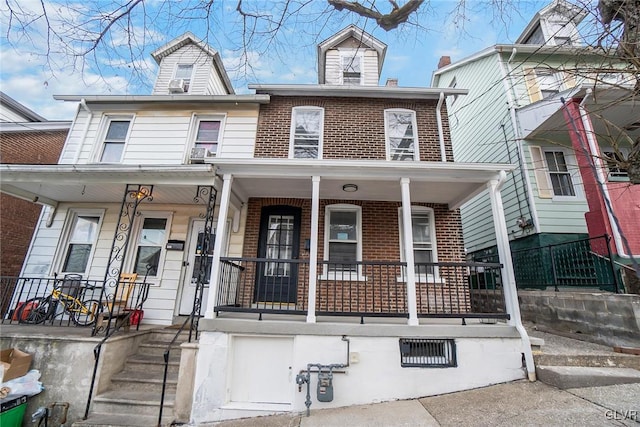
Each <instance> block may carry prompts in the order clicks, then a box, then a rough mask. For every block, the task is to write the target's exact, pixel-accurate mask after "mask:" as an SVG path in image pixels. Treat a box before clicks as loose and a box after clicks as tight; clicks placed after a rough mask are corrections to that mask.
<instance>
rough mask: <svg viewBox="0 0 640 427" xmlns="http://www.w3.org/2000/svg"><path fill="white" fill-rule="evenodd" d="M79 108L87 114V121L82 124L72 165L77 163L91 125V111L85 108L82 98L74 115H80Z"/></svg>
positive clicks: (85, 102)
mask: <svg viewBox="0 0 640 427" xmlns="http://www.w3.org/2000/svg"><path fill="white" fill-rule="evenodd" d="M80 107H82V108H84V110H85V111H87V113H89V114H88V115H87V121H86V122H85V124H84V129H83V130H82V136H81V137H80V142H79V143H78V149H77V150H76V154H75V156H74V157H73V164H74V165H75V164H77V163H78V159H79V158H80V152H81V151H82V147H83V146H84V141H85V139H86V138H87V133H88V132H89V125H90V124H91V120H93V111H91V109H90V108H89V107H88V106H87V101H86V100H85V99H84V98H82V99H81V100H80V104H79V105H78V113H76V114H80Z"/></svg>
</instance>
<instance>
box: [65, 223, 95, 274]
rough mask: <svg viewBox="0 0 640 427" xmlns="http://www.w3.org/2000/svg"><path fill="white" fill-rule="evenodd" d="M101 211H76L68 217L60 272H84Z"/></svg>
mask: <svg viewBox="0 0 640 427" xmlns="http://www.w3.org/2000/svg"><path fill="white" fill-rule="evenodd" d="M101 218H102V214H101V212H98V211H96V212H93V211H92V212H89V211H82V212H80V211H78V212H73V213H72V216H71V217H70V222H69V223H70V227H69V232H68V235H67V236H68V237H67V238H66V243H65V245H64V254H63V256H62V267H61V270H62V273H82V274H84V273H86V272H87V270H88V267H89V262H90V259H91V255H92V254H93V251H94V249H95V245H96V242H97V240H98V231H99V229H100V220H101Z"/></svg>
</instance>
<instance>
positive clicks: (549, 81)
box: [535, 68, 562, 98]
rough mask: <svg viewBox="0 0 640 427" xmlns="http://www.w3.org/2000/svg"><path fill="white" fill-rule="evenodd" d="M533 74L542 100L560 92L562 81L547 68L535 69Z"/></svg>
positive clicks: (555, 73)
mask: <svg viewBox="0 0 640 427" xmlns="http://www.w3.org/2000/svg"><path fill="white" fill-rule="evenodd" d="M535 73H536V78H537V81H538V87H539V88H540V95H541V96H542V98H548V97H550V96H553V95H555V94H557V93H558V92H559V91H560V86H561V85H562V81H561V79H560V78H559V75H558V73H557V72H555V71H554V70H551V69H549V68H536V69H535Z"/></svg>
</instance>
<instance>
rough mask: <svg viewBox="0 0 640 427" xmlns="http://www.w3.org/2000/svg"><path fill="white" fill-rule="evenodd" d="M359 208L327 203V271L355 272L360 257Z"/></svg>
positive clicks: (339, 272)
mask: <svg viewBox="0 0 640 427" xmlns="http://www.w3.org/2000/svg"><path fill="white" fill-rule="evenodd" d="M360 223H361V210H360V207H359V206H354V205H329V206H327V207H326V210H325V242H326V244H325V248H326V250H325V259H326V260H327V261H329V264H328V271H329V272H331V273H335V274H336V275H338V274H344V273H347V274H351V273H353V274H356V273H357V271H358V266H357V262H358V261H359V260H360V259H361V257H362V246H361V245H362V238H361V226H360Z"/></svg>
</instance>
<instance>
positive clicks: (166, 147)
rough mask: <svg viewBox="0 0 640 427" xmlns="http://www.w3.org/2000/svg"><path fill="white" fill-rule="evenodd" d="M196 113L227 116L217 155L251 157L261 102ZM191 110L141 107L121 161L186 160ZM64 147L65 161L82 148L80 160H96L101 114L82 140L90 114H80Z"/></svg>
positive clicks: (188, 153) (124, 162) (148, 163)
mask: <svg viewBox="0 0 640 427" xmlns="http://www.w3.org/2000/svg"><path fill="white" fill-rule="evenodd" d="M195 114H196V115H203V116H209V117H210V116H218V117H221V116H224V115H225V114H226V118H225V123H224V129H223V132H222V134H221V137H220V141H219V143H218V145H219V147H218V154H217V156H218V157H233V158H251V157H253V150H254V146H255V139H256V129H257V124H258V106H257V105H249V106H238V107H232V108H230V109H229V110H218V111H217V110H215V109H211V110H205V111H197V112H195ZM193 115H194V113H193V112H192V111H188V110H187V111H185V110H181V111H177V110H167V111H162V110H157V111H148V110H147V111H138V112H136V117H135V121H134V122H132V124H131V128H130V131H129V136H128V141H127V146H126V150H125V152H124V156H123V158H122V160H121V162H120V163H121V164H136V165H137V164H140V165H153V164H183V163H185V161H187V159H188V157H189V155H190V153H191V147H192V146H193V145H192V144H193V133H192V132H191V129H192V124H191V123H192V120H193V119H192V118H193ZM78 117H79V118H78V120H77V121H76V122H75V123H74V124H73V126H72V128H71V131H70V132H71V133H70V135H69V137H68V138H67V144H66V145H65V149H64V151H63V157H62V162H61V163H63V164H71V163H73V161H74V159H75V156H76V152H77V150H78V149H80V150H81V151H80V154H79V157H78V160H77V163H78V164H86V163H92V162H94V161H93V160H91V159H93V157H92V156H94V154H93V153H94V151H95V150H96V149H97V148H96V144H99V143H101V142H102V141H101V137H99V135H100V133H101V132H100V130H99V129H100V128H101V126H102V125H101V123H102V115H101V114H100V112H99V111H95V112H94V114H93V118H92V120H91V123H90V124H89V127H88V130H87V135H86V138H85V139H84V143H83V142H82V135H83V132H84V128H85V124H86V120H87V115H86V114H84V113H82V112H81V114H79V116H78Z"/></svg>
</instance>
